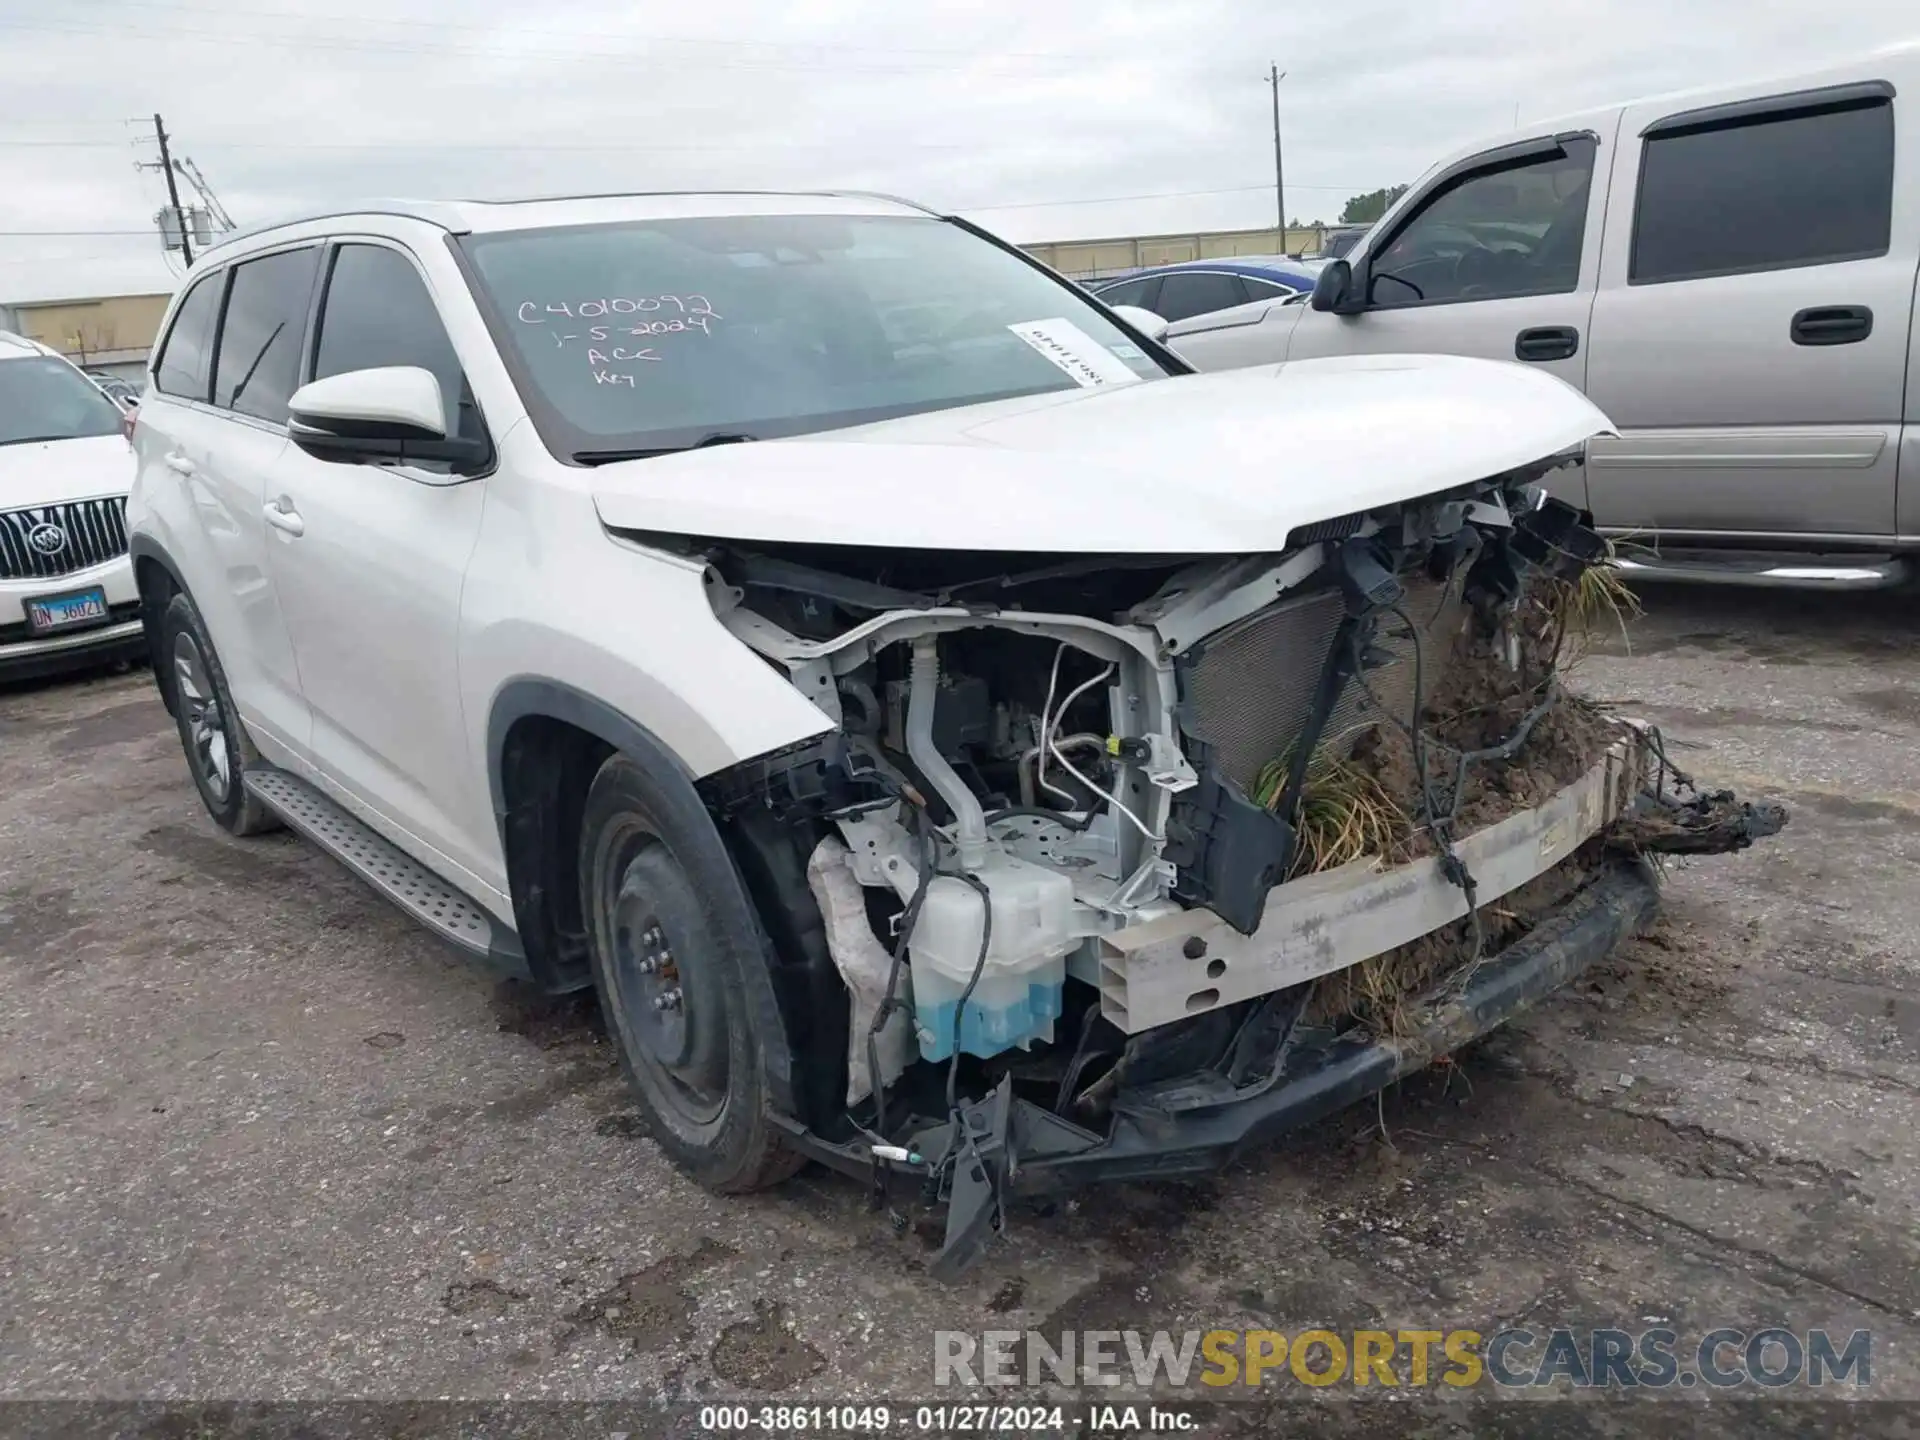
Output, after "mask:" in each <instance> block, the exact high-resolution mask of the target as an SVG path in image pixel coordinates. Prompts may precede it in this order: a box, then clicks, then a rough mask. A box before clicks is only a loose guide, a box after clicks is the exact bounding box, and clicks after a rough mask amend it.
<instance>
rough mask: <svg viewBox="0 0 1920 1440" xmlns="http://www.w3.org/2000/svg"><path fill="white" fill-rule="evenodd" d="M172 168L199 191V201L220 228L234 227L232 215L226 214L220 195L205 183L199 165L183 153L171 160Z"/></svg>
mask: <svg viewBox="0 0 1920 1440" xmlns="http://www.w3.org/2000/svg"><path fill="white" fill-rule="evenodd" d="M173 168H174V169H176V170H178V171H179V172H180V173H181V174H182V175H184V176H186V177H187V183H188V184H189V185H191V186H193V188H194V189H195V190H196V191H198V192H199V194H200V203H201V204H202V205H204V206H206V207H207V214H208V215H209V216H211V217H212V218H213V221H214V223H215V224H217V225H218V226H219V227H220V228H221V229H222V230H231V229H233V228H234V224H233V217H232V216H231V215H229V214H227V207H226V206H224V205H222V204H221V203H220V197H219V196H217V195H215V194H214V193H213V187H212V186H211V185H209V184H207V177H206V176H204V175H202V174H201V173H200V167H199V166H198V165H196V164H194V163H193V161H192V160H191V159H190V158H188V157H187V156H185V155H182V156H181V157H180V158H179V159H178V160H176V161H174V162H173Z"/></svg>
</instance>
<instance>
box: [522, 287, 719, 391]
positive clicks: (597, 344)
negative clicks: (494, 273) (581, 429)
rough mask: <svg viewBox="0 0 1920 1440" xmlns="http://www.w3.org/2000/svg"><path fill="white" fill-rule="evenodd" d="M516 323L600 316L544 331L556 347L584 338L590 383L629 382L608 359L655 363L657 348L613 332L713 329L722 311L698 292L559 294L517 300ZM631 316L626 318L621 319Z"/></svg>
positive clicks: (640, 333) (554, 322) (672, 332)
mask: <svg viewBox="0 0 1920 1440" xmlns="http://www.w3.org/2000/svg"><path fill="white" fill-rule="evenodd" d="M515 314H516V316H517V317H518V319H519V321H520V323H521V324H522V325H561V326H564V325H565V323H566V322H568V321H580V320H606V321H609V322H610V323H609V324H605V325H589V326H586V327H584V328H585V330H586V333H585V334H584V335H580V334H567V333H565V332H564V330H562V329H555V330H552V331H549V332H548V333H550V334H551V335H552V336H553V343H554V345H555V347H556V348H557V349H561V350H564V349H566V348H567V346H568V345H570V344H574V343H577V342H582V341H584V342H585V347H586V348H585V353H586V358H587V364H588V365H589V367H591V368H592V370H593V381H594V384H596V385H629V386H630V385H633V384H634V383H635V380H634V377H633V374H632V373H631V372H628V371H619V370H608V369H606V368H605V367H606V366H608V365H612V364H641V363H657V362H658V361H659V360H660V359H661V356H660V353H659V352H658V351H657V350H655V349H654V348H653V347H652V346H638V345H625V344H621V343H619V342H617V341H615V340H614V336H616V335H633V336H639V337H642V338H647V339H651V338H652V337H654V336H656V335H685V334H690V333H691V334H700V335H711V334H713V323H714V321H716V320H721V319H724V318H725V317H724V316H722V315H721V314H719V313H718V312H717V311H716V310H715V309H714V308H713V302H712V301H710V300H709V299H707V297H706V296H704V295H640V296H634V297H626V296H617V297H615V298H612V299H604V300H578V301H575V302H574V303H573V304H571V305H569V304H567V303H566V302H565V301H564V300H562V301H555V302H551V303H545V304H543V303H542V302H541V301H538V300H523V301H521V302H520V308H519V309H518V310H517V311H516V312H515ZM628 321H631V322H632V323H631V324H629V323H627V322H628Z"/></svg>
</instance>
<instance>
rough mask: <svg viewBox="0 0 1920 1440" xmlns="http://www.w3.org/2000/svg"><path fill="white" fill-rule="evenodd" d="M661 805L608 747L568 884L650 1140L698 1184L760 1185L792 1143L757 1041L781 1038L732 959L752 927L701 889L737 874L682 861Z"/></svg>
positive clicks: (799, 1160)
mask: <svg viewBox="0 0 1920 1440" xmlns="http://www.w3.org/2000/svg"><path fill="white" fill-rule="evenodd" d="M664 808H666V807H663V806H661V805H660V803H659V799H658V797H657V795H656V794H655V793H654V787H653V785H652V783H651V780H650V777H649V776H648V775H647V773H646V771H645V770H643V769H642V768H641V767H639V766H637V765H635V764H634V763H633V762H632V761H631V760H629V759H627V758H626V757H625V756H622V755H615V756H614V757H613V758H611V759H610V760H608V761H607V762H606V764H605V765H603V766H602V767H601V768H600V773H599V774H598V775H596V776H595V777H594V781H593V784H592V786H591V788H590V789H589V790H588V792H587V802H586V807H585V813H584V815H583V818H582V822H581V834H580V879H581V897H580V898H581V910H582V913H583V916H584V918H585V920H586V925H587V933H588V940H589V946H590V949H591V952H592V957H593V976H594V985H595V988H596V989H597V990H598V991H599V995H600V1006H601V1009H602V1010H603V1011H604V1012H605V1015H606V1020H607V1026H608V1028H609V1029H610V1030H611V1031H612V1032H613V1035H614V1039H615V1042H616V1043H617V1044H618V1045H619V1047H620V1059H621V1063H622V1065H623V1066H624V1067H625V1069H626V1072H627V1078H628V1080H629V1082H630V1083H631V1084H632V1087H633V1090H634V1093H635V1096H636V1098H637V1099H638V1100H639V1103H640V1109H641V1113H642V1116H643V1118H644V1119H645V1120H646V1122H647V1127H648V1129H649V1130H650V1131H651V1132H652V1134H653V1137H654V1139H655V1140H656V1141H658V1142H659V1144H660V1147H661V1149H663V1150H665V1151H666V1152H667V1154H668V1155H670V1156H671V1157H672V1158H673V1159H674V1160H675V1161H676V1162H677V1163H678V1164H679V1165H680V1166H681V1167H682V1168H683V1169H685V1170H686V1171H687V1172H688V1173H689V1174H690V1175H692V1176H693V1178H694V1179H695V1180H697V1181H699V1182H700V1184H702V1185H704V1186H706V1187H707V1188H708V1189H710V1190H716V1191H720V1192H722V1193H740V1192H744V1191H748V1190H758V1189H762V1188H764V1187H766V1186H769V1185H773V1184H776V1183H778V1182H779V1181H781V1180H784V1179H786V1178H787V1177H788V1176H789V1175H791V1174H793V1173H794V1171H796V1170H798V1169H799V1168H800V1166H801V1165H802V1164H803V1163H804V1157H803V1156H801V1155H799V1154H798V1153H796V1152H794V1151H792V1150H789V1149H787V1148H786V1147H785V1146H784V1145H782V1144H781V1142H780V1138H779V1134H778V1131H777V1130H776V1129H775V1127H774V1123H773V1117H772V1110H771V1096H770V1094H769V1087H768V1083H767V1076H766V1065H765V1050H766V1047H767V1046H768V1045H769V1044H784V1040H782V1039H781V1038H780V1037H773V1036H767V1035H765V1034H763V1033H762V1027H763V1025H764V1024H765V1023H766V1022H765V1021H764V1020H763V1019H762V1018H761V1017H760V1016H759V1014H758V1012H757V1011H756V1009H755V1007H754V1006H753V1004H752V1002H751V1000H750V998H749V990H750V978H751V977H749V976H748V974H747V972H746V969H745V967H747V966H749V965H763V964H765V959H764V957H763V956H762V955H758V954H752V953H745V952H744V950H743V946H742V944H741V943H740V941H739V939H738V938H737V937H739V936H741V935H743V934H745V935H753V936H758V934H759V928H758V925H757V923H751V918H752V917H739V916H735V917H728V918H731V919H732V920H733V922H734V923H731V924H729V923H725V919H723V917H721V916H718V915H716V914H715V913H714V911H713V906H714V905H715V904H720V903H727V902H726V901H724V900H721V899H709V898H708V897H721V896H726V895H728V894H730V893H731V894H738V893H739V887H738V886H737V884H727V883H721V880H722V877H718V876H701V875H699V874H697V873H694V872H697V871H698V869H699V865H700V863H701V862H700V860H699V858H698V857H697V856H695V855H694V854H692V853H691V852H692V851H693V850H694V849H695V848H696V847H691V846H688V847H681V849H680V850H678V851H677V850H676V847H675V844H674V839H675V837H674V836H673V835H672V833H671V831H672V830H673V826H672V824H670V823H664V822H663V818H662V811H663V809H664ZM704 819H705V817H704V815H702V816H701V817H700V820H701V821H704ZM722 853H724V852H722ZM683 857H684V858H683ZM725 878H726V879H731V878H732V877H730V876H729V877H725ZM702 881H704V883H700V882H702ZM742 919H746V920H748V921H749V922H750V923H747V924H744V925H743V924H741V923H739V922H740V921H741V920H742Z"/></svg>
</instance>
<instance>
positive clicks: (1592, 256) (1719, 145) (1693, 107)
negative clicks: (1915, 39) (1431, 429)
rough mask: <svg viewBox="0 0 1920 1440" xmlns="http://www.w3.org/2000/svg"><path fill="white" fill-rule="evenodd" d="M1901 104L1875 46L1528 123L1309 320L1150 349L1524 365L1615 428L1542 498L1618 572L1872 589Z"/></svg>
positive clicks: (1260, 357) (1186, 334)
mask: <svg viewBox="0 0 1920 1440" xmlns="http://www.w3.org/2000/svg"><path fill="white" fill-rule="evenodd" d="M1903 92H1904V93H1903ZM1916 106H1920V49H1916V48H1913V47H1899V48H1895V49H1890V50H1887V51H1885V52H1881V53H1878V54H1876V55H1874V56H1872V57H1869V58H1868V59H1865V60H1862V61H1859V62H1857V63H1852V64H1848V65H1844V66H1839V67H1836V68H1832V69H1828V70H1824V71H1821V72H1819V73H1816V74H1810V75H1804V76H1800V77H1796V78H1794V79H1791V80H1786V81H1776V82H1772V83H1768V84H1750V85H1744V86H1739V87H1734V88H1727V89H1720V90H1715V91H1710V92H1707V91H1703V92H1698V93H1694V94H1688V95H1683V96H1669V97H1666V98H1662V99H1654V100H1645V101H1639V102H1636V103H1634V104H1630V105H1617V106H1613V107H1611V108H1609V109H1605V110H1597V111H1591V112H1588V113H1585V114H1581V115H1576V116H1572V117H1569V118H1566V119H1562V120H1558V121H1554V122H1550V123H1543V124H1541V125H1538V126H1535V127H1532V128H1530V129H1528V130H1525V131H1523V132H1520V133H1518V134H1515V135H1512V136H1508V137H1505V138H1502V139H1500V140H1498V141H1495V142H1493V143H1491V144H1483V145H1478V146H1475V147H1473V148H1471V149H1469V150H1465V151H1462V152H1460V153H1458V154H1457V155H1454V156H1452V157H1450V158H1448V159H1447V160H1445V161H1443V162H1442V163H1441V164H1439V165H1437V166H1435V167H1434V168H1433V169H1432V170H1430V171H1428V172H1427V174H1426V175H1425V176H1423V177H1422V178H1421V180H1420V181H1419V183H1417V184H1416V185H1414V186H1412V187H1411V188H1410V189H1409V190H1408V192H1407V194H1406V195H1405V196H1403V197H1402V198H1401V200H1400V201H1399V203H1397V204H1396V205H1395V206H1394V207H1393V209H1392V210H1390V211H1389V212H1388V213H1387V214H1386V215H1385V216H1384V217H1383V218H1382V219H1381V221H1380V222H1379V224H1377V225H1375V226H1374V227H1373V229H1372V230H1371V231H1369V232H1368V234H1367V236H1366V237H1365V239H1363V240H1362V241H1361V242H1360V243H1359V244H1358V245H1356V246H1355V247H1354V249H1353V251H1352V253H1351V254H1350V255H1349V256H1348V257H1347V259H1346V260H1345V261H1334V262H1331V263H1330V264H1329V265H1328V266H1327V267H1326V269H1325V270H1323V272H1322V274H1321V277H1320V283H1319V285H1318V287H1317V288H1316V290H1315V291H1314V295H1313V298H1312V301H1311V302H1310V303H1309V304H1305V305H1301V304H1295V305H1282V304H1255V305H1245V306H1241V307H1238V308H1236V309H1234V310H1227V311H1221V312H1219V313H1216V314H1212V315H1207V316H1200V317H1195V318H1194V319H1191V320H1188V321H1185V322H1181V323H1178V324H1175V325H1173V326H1171V327H1169V329H1168V331H1167V337H1166V338H1167V340H1168V343H1169V344H1171V345H1172V346H1173V347H1174V348H1175V349H1176V350H1177V351H1179V353H1180V354H1181V355H1183V356H1185V357H1186V358H1187V359H1188V360H1190V361H1191V362H1193V363H1194V364H1195V365H1197V366H1198V367H1199V368H1201V369H1203V370H1211V369H1224V368H1231V367H1236V366H1244V365H1253V364H1260V363H1267V362H1272V361H1277V360H1290V359H1302V358H1307V357H1313V356H1321V355H1347V354H1354V353H1363V352H1373V353H1382V352H1388V353H1392V352H1402V353H1405V352H1433V351H1438V352H1444V353H1451V354H1462V355H1481V356H1487V357H1493V358H1502V359H1508V360H1517V361H1522V362H1525V363H1527V364H1530V365H1537V366H1540V367H1542V368H1545V369H1548V370H1551V371H1552V372H1553V373H1555V374H1557V375H1559V376H1561V377H1562V378H1564V379H1565V380H1567V381H1568V382H1569V383H1570V384H1572V385H1575V386H1578V387H1579V388H1580V389H1582V390H1584V391H1585V392H1586V393H1587V395H1588V396H1589V397H1590V398H1591V399H1592V400H1593V401H1594V402H1595V403H1596V404H1597V405H1598V406H1599V407H1600V408H1601V409H1602V410H1603V411H1605V412H1606V413H1607V415H1608V416H1609V417H1610V418H1611V419H1612V420H1613V422H1614V424H1615V425H1616V426H1617V427H1618V428H1619V432H1620V433H1619V437H1618V438H1617V439H1607V440H1596V441H1594V442H1593V444H1592V446H1591V449H1590V451H1589V454H1588V457H1587V463H1586V466H1585V467H1584V470H1583V471H1576V472H1569V473H1568V476H1567V478H1565V479H1563V480H1562V481H1561V482H1560V484H1559V485H1558V487H1557V488H1558V489H1559V490H1560V493H1561V495H1562V498H1564V499H1567V500H1570V501H1573V502H1575V503H1577V504H1580V505H1583V506H1584V507H1586V508H1588V509H1589V510H1591V511H1592V514H1593V518H1594V522H1595V524H1596V525H1597V526H1599V527H1600V529H1601V530H1602V531H1603V532H1604V533H1606V534H1608V535H1610V536H1612V537H1614V538H1615V539H1616V540H1619V541H1621V542H1623V543H1622V544H1621V553H1622V554H1623V555H1624V556H1627V557H1629V559H1630V561H1632V562H1637V563H1638V564H1640V565H1641V566H1643V567H1647V568H1658V569H1661V570H1665V571H1669V572H1676V573H1686V574H1696V575H1698V576H1700V578H1718V579H1758V580H1768V579H1771V580H1779V581H1784V582H1790V583H1792V582H1812V583H1827V584H1834V585H1843V586H1871V585H1875V584H1882V583H1889V582H1891V581H1893V580H1895V579H1898V578H1901V577H1902V576H1904V575H1905V574H1906V572H1907V569H1908V563H1909V562H1908V560H1907V559H1906V558H1904V557H1907V556H1920V363H1914V362H1916V361H1920V345H1917V344H1916V339H1915V324H1914V310H1915V281H1916V272H1917V271H1920V118H1917V117H1920V109H1917V108H1916ZM1625 542H1632V543H1631V544H1628V543H1625Z"/></svg>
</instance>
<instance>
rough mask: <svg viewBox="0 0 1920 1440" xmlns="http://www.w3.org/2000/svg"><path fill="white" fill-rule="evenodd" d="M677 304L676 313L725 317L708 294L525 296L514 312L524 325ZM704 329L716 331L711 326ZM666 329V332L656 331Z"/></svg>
mask: <svg viewBox="0 0 1920 1440" xmlns="http://www.w3.org/2000/svg"><path fill="white" fill-rule="evenodd" d="M668 306H672V307H673V313H674V314H677V315H683V316H686V317H687V318H689V319H692V318H694V317H696V316H703V317H705V318H707V319H709V320H724V319H725V318H726V317H725V316H724V315H721V314H720V313H719V312H718V311H716V310H715V309H714V308H713V302H712V301H711V300H709V299H707V297H706V296H704V295H638V296H632V297H628V296H615V297H614V298H612V299H604V300H580V301H576V302H575V303H574V304H572V305H569V304H567V302H566V301H564V300H558V301H553V302H551V303H549V304H545V305H542V304H541V303H540V302H539V301H538V300H523V301H521V302H520V308H519V309H518V310H516V311H515V312H514V313H515V315H517V316H518V317H519V320H520V323H521V324H522V325H545V324H547V323H548V319H547V317H548V316H551V315H561V316H565V317H566V318H567V319H569V320H598V319H601V318H603V317H605V316H608V315H645V314H649V313H651V312H654V311H659V310H665V309H666V308H667V307H668ZM700 328H701V329H703V330H707V331H708V333H709V334H711V333H712V331H711V329H710V328H709V327H708V326H705V325H703V326H701V327H700ZM654 333H656V334H658V333H665V332H658V331H656V332H654Z"/></svg>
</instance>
